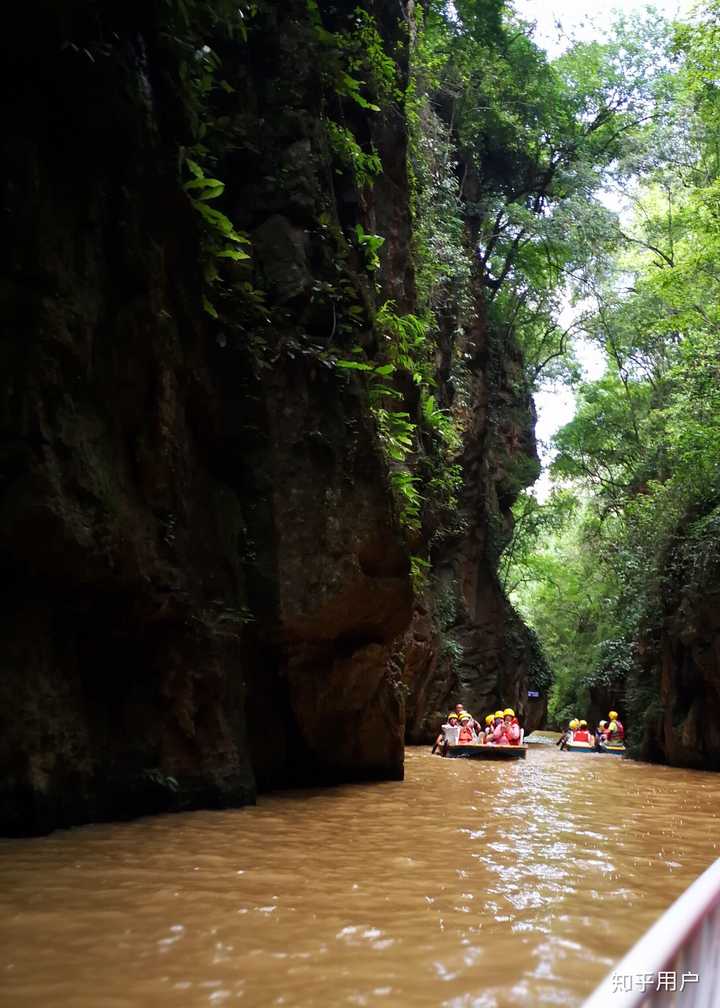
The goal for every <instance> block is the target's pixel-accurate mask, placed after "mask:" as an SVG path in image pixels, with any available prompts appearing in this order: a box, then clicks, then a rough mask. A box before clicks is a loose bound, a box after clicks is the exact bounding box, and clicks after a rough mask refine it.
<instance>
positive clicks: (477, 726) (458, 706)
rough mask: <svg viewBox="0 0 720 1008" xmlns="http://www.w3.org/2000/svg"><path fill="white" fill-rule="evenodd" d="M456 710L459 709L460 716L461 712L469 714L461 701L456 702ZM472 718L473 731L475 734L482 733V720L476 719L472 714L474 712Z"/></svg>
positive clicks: (458, 714)
mask: <svg viewBox="0 0 720 1008" xmlns="http://www.w3.org/2000/svg"><path fill="white" fill-rule="evenodd" d="M455 710H456V711H457V716H458V717H460V715H461V714H467V711H466V710H465V708H464V707H463V705H462V704H461V703H459V704H455ZM470 720H471V721H472V726H473V731H474V732H475V734H476V735H482V725H481V724H480V722H479V721H476V720H475V718H474V717H473V716H472V714H470Z"/></svg>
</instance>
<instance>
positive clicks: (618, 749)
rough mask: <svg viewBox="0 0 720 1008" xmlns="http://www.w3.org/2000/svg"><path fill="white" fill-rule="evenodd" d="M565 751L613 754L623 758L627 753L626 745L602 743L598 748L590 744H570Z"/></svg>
mask: <svg viewBox="0 0 720 1008" xmlns="http://www.w3.org/2000/svg"><path fill="white" fill-rule="evenodd" d="M565 751H566V752H600V753H612V754H613V755H614V756H622V755H624V753H625V746H624V744H621V745H617V744H616V743H611V744H609V743H607V742H601V743H600V745H599V746H598V747H597V748H596V747H595V746H594V745H590V743H589V742H568V744H567V746H566V749H565Z"/></svg>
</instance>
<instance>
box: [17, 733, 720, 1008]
mask: <svg viewBox="0 0 720 1008" xmlns="http://www.w3.org/2000/svg"><path fill="white" fill-rule="evenodd" d="M718 799H720V775H716V774H710V773H700V772H694V771H685V770H676V769H669V768H665V767H656V766H648V765H646V764H640V763H632V762H629V761H622V760H619V759H618V758H616V757H612V756H594V755H593V756H588V755H584V754H583V755H571V754H563V753H560V752H558V751H557V750H556V749H555V747H554V746H553V747H546V748H540V747H538V748H535V749H533V750H532V751H530V752H529V753H528V758H527V760H526V761H524V762H520V761H518V762H513V763H495V762H493V763H483V762H470V761H465V760H443V759H439V758H437V757H431V756H430V755H429V753H428V751H427V750H426V749H419V748H415V749H410V750H408V753H407V765H406V781H405V782H404V783H403V784H399V783H386V784H382V783H381V784H369V785H352V786H346V787H339V788H334V789H331V790H312V791H296V792H286V793H282V794H274V795H271V796H266V797H263V798H262V800H261V802H260V804H259V805H258V806H257V807H256V808H246V809H240V810H237V811H227V812H192V813H186V814H183V815H176V816H162V817H157V818H149V819H144V820H139V821H136V822H131V823H120V824H102V825H97V826H86V827H82V828H80V829H75V830H69V831H66V832H58V833H55V834H53V835H51V836H49V837H43V838H38V839H32V840H3V841H0V964H1V965H0V1000H1V1001H2V1004H7V1005H13V1006H15V1005H17V1006H22V1008H51V1006H52V1008H71V1006H72V1008H139V1006H142V1008H144V1006H148V1008H151V1006H152V1008H163V1006H166V1005H167V1006H169V1005H172V1006H173V1008H195V1006H198V1008H199V1006H213V1005H225V1004H227V1005H234V1004H243V1005H252V1006H266V1005H267V1006H270V1005H286V1006H302V1008H305V1006H316V1005H317V1006H329V1008H335V1006H341V1005H360V1006H362V1005H371V1006H385V1005H386V1006H387V1008H395V1006H412V1008H425V1006H427V1008H430V1006H433V1008H436V1006H446V1008H471V1006H472V1008H506V1006H515V1005H522V1006H529V1008H536V1006H545V1005H564V1006H565V1008H572V1006H576V1005H578V1004H580V1002H581V1001H582V999H583V997H584V996H585V995H587V994H588V993H589V992H590V990H591V989H592V988H593V987H594V986H595V984H596V982H597V981H598V980H599V979H600V978H601V976H602V975H603V974H604V973H605V972H606V971H607V970H608V969H609V968H610V967H611V966H612V964H613V962H614V961H616V960H617V959H618V958H619V957H620V956H621V955H622V954H623V953H624V952H625V951H626V950H627V948H628V947H629V946H630V945H631V944H632V942H633V941H634V940H635V939H636V938H637V937H638V936H639V935H640V934H641V933H642V932H643V931H644V930H645V929H646V928H647V927H648V925H649V924H651V923H652V921H653V920H654V919H655V918H656V917H657V916H658V914H659V913H660V912H661V911H662V910H663V909H664V908H665V907H667V906H668V905H669V904H670V903H671V902H672V901H673V900H674V899H675V898H676V897H677V896H678V895H679V894H680V893H681V892H682V891H683V890H684V889H685V888H686V886H687V885H688V884H689V883H690V882H691V881H692V880H693V879H694V878H695V877H696V876H697V875H698V874H699V873H700V872H701V871H702V870H703V869H704V868H706V867H707V865H708V864H709V863H710V862H711V861H712V860H713V859H714V858H716V857H718V856H720V855H719V854H718V848H719V847H720V830H719V829H718V826H719V819H720V801H719V800H718Z"/></svg>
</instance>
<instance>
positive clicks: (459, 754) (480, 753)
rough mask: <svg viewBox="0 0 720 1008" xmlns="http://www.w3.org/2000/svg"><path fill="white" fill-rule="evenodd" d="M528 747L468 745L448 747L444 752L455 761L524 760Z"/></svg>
mask: <svg viewBox="0 0 720 1008" xmlns="http://www.w3.org/2000/svg"><path fill="white" fill-rule="evenodd" d="M527 750H528V747H527V746H526V745H479V744H478V743H470V744H468V745H449V746H448V747H447V749H446V751H445V755H446V756H452V757H454V758H455V759H458V758H459V759H488V760H504V759H525V757H526V756H527Z"/></svg>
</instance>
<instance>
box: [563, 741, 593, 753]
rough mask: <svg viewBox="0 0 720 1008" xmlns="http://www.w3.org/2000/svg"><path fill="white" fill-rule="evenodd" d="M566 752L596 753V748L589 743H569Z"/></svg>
mask: <svg viewBox="0 0 720 1008" xmlns="http://www.w3.org/2000/svg"><path fill="white" fill-rule="evenodd" d="M565 751H566V752H595V751H596V750H595V746H594V745H590V743H589V742H568V744H567V745H566V746H565Z"/></svg>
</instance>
